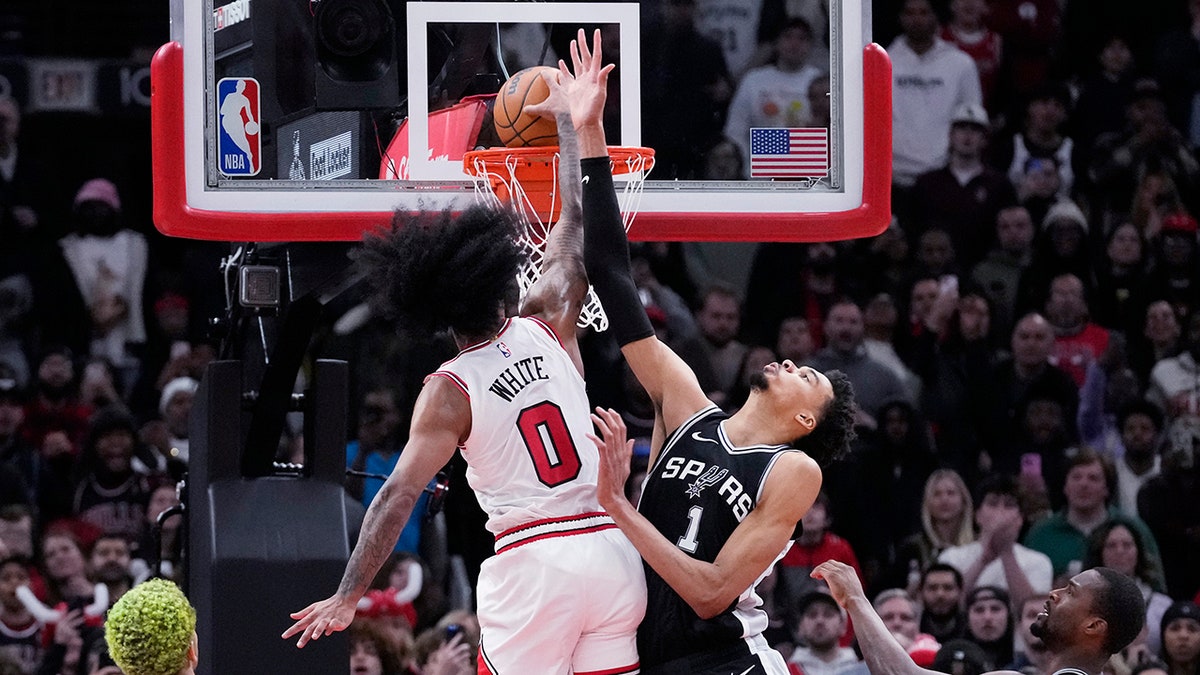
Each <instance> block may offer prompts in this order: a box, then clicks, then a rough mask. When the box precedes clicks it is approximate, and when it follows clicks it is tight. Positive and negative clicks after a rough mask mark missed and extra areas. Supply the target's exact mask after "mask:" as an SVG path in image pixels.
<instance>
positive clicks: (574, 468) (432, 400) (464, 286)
mask: <svg viewBox="0 0 1200 675" xmlns="http://www.w3.org/2000/svg"><path fill="white" fill-rule="evenodd" d="M583 37H584V36H583V35H582V34H581V35H580V41H581V42H582V41H583ZM572 49H573V51H578V50H582V51H583V52H585V53H589V54H591V53H594V54H596V59H595V60H583V59H580V58H577V57H576V58H573V59H572V61H573V64H574V66H575V67H574V69H573V71H572V70H568V69H567V68H566V66H565V65H564V64H563V63H562V62H560V63H559V70H558V72H557V73H556V75H557V78H553V77H548V78H547V84H548V85H549V87H550V91H551V94H550V97H549V98H548V99H547V100H546V101H545V102H544V103H542V104H539V105H538V106H537V107H536V108H534V110H536V111H537V112H538V113H539V114H542V115H552V116H554V117H556V119H557V120H558V134H559V143H560V149H559V153H560V162H559V182H560V184H561V185H562V190H563V193H564V194H563V212H562V216H561V218H560V220H559V222H558V224H557V226H556V227H555V228H554V229H553V230H551V233H550V236H549V240H548V241H547V244H546V252H545V257H544V259H543V263H542V276H541V278H540V279H539V280H538V282H537V283H535V284H534V285H533V286H532V287H531V288H530V289H529V292H528V294H527V297H526V298H525V300H524V303H523V305H522V306H521V308H520V316H518V317H514V318H506V316H505V311H504V308H505V302H504V300H505V298H506V297H510V295H511V294H515V289H516V273H517V269H518V266H519V265H520V263H521V262H522V259H523V257H524V256H523V255H522V253H521V249H520V248H519V246H518V244H517V243H516V241H515V239H514V234H515V231H514V228H517V227H519V226H520V224H521V223H520V219H519V217H518V216H517V215H515V214H513V213H512V212H510V211H507V210H497V209H491V208H485V207H473V208H470V209H468V210H467V211H466V212H465V213H463V214H462V215H461V216H460V217H458V218H451V216H450V215H449V214H445V213H443V214H441V215H440V216H436V217H431V216H421V217H416V218H410V217H408V216H406V215H397V216H396V219H397V221H396V223H395V226H394V227H393V229H392V231H391V232H390V233H388V234H386V235H383V236H378V237H373V238H369V239H368V240H367V242H366V255H365V256H364V257H365V259H366V262H367V264H368V266H369V267H371V268H372V272H374V274H373V275H372V277H373V278H376V279H377V280H378V281H379V282H380V284H381V286H382V289H381V290H382V291H383V297H384V299H385V301H386V304H387V305H388V307H389V308H390V309H391V310H392V312H393V314H394V315H395V316H396V318H397V319H398V320H399V323H400V325H402V326H406V327H408V328H410V329H415V330H429V329H439V328H449V330H450V332H451V334H452V335H453V337H454V339H455V341H456V342H457V343H458V346H459V347H460V348H461V350H462V351H461V352H459V354H458V356H456V357H455V358H453V359H451V360H450V361H447V362H446V363H445V364H443V365H442V366H441V367H440V368H439V369H438V370H437V371H436V372H434V373H433V375H431V376H430V377H429V378H428V379H427V380H426V384H425V387H424V389H422V391H421V394H420V396H419V397H418V399H417V403H416V408H415V410H414V412H413V419H412V430H411V432H410V434H409V440H408V443H407V444H406V445H405V447H404V450H403V451H402V453H401V455H400V460H399V462H398V463H397V465H396V468H395V470H394V471H393V472H392V474H391V476H389V477H388V480H387V481H386V482H385V483H384V485H383V488H382V489H381V490H380V492H379V497H378V498H377V499H376V500H375V501H374V502H373V503H372V504H371V507H370V509H369V510H368V511H367V516H366V519H365V520H364V522H363V527H362V533H361V534H360V536H359V540H358V544H357V545H356V546H355V548H354V553H353V554H352V556H351V558H350V562H349V564H348V565H347V567H346V572H345V575H344V576H343V578H342V582H341V585H340V586H339V588H338V590H337V592H336V593H335V594H334V595H333V596H332V597H329V598H327V599H325V600H322V601H320V602H317V603H314V604H312V605H310V606H308V607H306V608H305V609H303V610H301V611H299V612H297V613H295V614H293V615H292V618H293V619H296V623H295V624H294V625H293V626H292V627H291V628H289V629H288V630H287V631H286V632H285V633H284V634H283V637H284V638H288V637H291V636H293V635H299V636H300V639H299V641H298V643H297V645H298V646H300V647H303V646H304V645H305V643H307V642H308V641H309V640H315V639H318V638H319V637H320V636H322V635H328V634H330V633H332V632H334V631H339V630H343V629H345V628H346V627H347V626H348V625H349V624H350V622H351V620H352V619H353V618H354V608H355V604H356V603H357V602H358V599H359V597H361V595H362V594H363V592H364V591H365V590H366V588H367V585H368V584H369V583H370V581H371V579H372V577H373V576H374V575H375V573H376V571H377V570H378V569H379V566H380V565H381V564H382V562H383V561H384V559H385V558H387V556H388V554H389V553H391V551H392V547H393V546H394V545H395V543H396V538H397V536H398V535H399V533H400V530H401V528H402V527H403V525H404V523H405V522H406V521H407V520H408V517H409V515H410V513H411V511H412V509H413V505H414V504H415V503H416V501H417V498H418V497H420V495H421V491H422V489H423V488H424V486H425V485H426V484H427V483H428V481H429V480H430V479H431V478H432V477H433V475H434V473H435V472H436V471H437V470H438V469H440V468H441V467H442V466H443V465H444V464H445V463H446V462H447V461H449V459H450V457H451V456H452V455H453V453H454V451H455V448H456V447H460V446H461V448H462V453H463V457H464V458H465V459H466V461H467V465H468V469H467V480H468V482H469V483H470V485H471V488H472V489H473V490H474V491H475V494H476V496H477V497H478V499H479V503H480V506H482V507H483V509H484V510H485V511H486V512H487V514H488V523H487V527H488V529H489V530H490V531H492V532H493V533H494V534H495V535H496V553H497V554H496V555H495V556H493V557H492V558H490V559H488V560H487V561H486V562H485V563H484V564H483V567H482V569H481V570H480V574H479V588H478V592H477V600H478V610H477V613H478V616H479V623H480V627H481V635H480V647H479V652H480V653H479V657H480V659H479V672H481V673H484V672H491V673H499V674H504V675H507V674H510V673H567V672H573V673H576V674H578V675H582V674H585V673H611V674H614V675H615V674H618V673H636V672H637V669H638V659H637V653H636V651H635V640H634V634H635V631H636V628H637V625H638V622H639V621H640V620H641V618H642V614H643V611H644V607H645V594H646V589H645V578H644V576H643V574H642V567H641V561H640V560H639V559H638V556H637V552H636V551H635V550H634V549H633V547H632V546H631V545H630V544H629V542H628V540H627V539H626V538H625V537H624V536H623V535H622V534H621V533H620V531H619V530H617V528H616V526H615V525H614V524H613V521H612V519H611V518H609V517H608V516H607V515H605V514H604V513H603V512H601V510H600V505H599V502H598V500H597V495H596V478H597V470H598V462H599V458H598V456H597V453H596V452H595V449H594V447H593V445H592V443H591V442H590V441H589V440H588V434H589V432H590V431H591V423H590V420H589V418H588V401H587V395H586V392H585V387H584V380H583V366H582V361H581V359H580V355H579V346H578V344H577V343H576V339H575V322H576V320H577V319H578V317H579V312H580V308H581V306H582V303H583V301H584V298H585V295H586V293H587V288H588V283H587V277H586V275H585V273H584V263H583V241H582V220H581V213H580V196H579V185H580V175H579V151H578V146H577V143H576V139H575V133H574V127H573V126H572V124H571V116H572V114H575V115H576V116H580V117H587V116H588V115H590V114H591V112H590V111H592V110H594V111H597V112H598V111H600V110H601V109H602V108H603V105H604V98H605V88H604V87H605V83H606V81H607V77H608V73H609V72H610V71H611V70H612V67H611V66H609V67H601V66H600V61H599V54H600V37H599V31H597V33H596V37H595V46H594V52H593V51H592V50H589V49H588V47H587V45H586V44H581V45H579V46H578V47H576V46H575V45H573V46H572ZM572 72H573V73H574V74H573V75H572ZM527 109H528V108H527Z"/></svg>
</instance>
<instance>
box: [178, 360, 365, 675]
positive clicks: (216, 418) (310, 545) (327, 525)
mask: <svg viewBox="0 0 1200 675" xmlns="http://www.w3.org/2000/svg"><path fill="white" fill-rule="evenodd" d="M347 383H348V369H347V368H346V364H345V362H340V361H319V362H318V363H317V365H316V367H315V368H314V372H313V382H312V388H311V389H310V390H309V391H308V392H307V393H306V404H305V406H304V408H305V427H306V433H305V436H306V438H305V447H306V451H305V454H306V456H305V462H304V464H305V469H304V470H303V472H302V474H301V475H298V476H297V475H273V476H263V477H258V478H253V479H247V478H243V477H242V476H241V475H239V473H240V470H241V456H242V454H243V452H244V451H245V448H243V447H242V445H243V439H244V438H245V429H246V425H247V419H246V413H245V412H244V411H243V405H242V392H243V391H244V390H245V387H244V383H243V369H242V363H241V362H240V361H216V362H214V363H212V364H210V365H209V366H208V368H207V370H206V372H205V375H204V378H203V380H202V382H201V384H200V389H199V391H198V392H197V395H196V399H195V403H194V407H193V410H192V428H191V447H190V455H191V456H190V460H189V465H190V466H189V475H188V482H187V485H188V490H187V495H186V503H187V514H188V551H187V589H186V590H187V592H188V597H189V598H190V599H191V601H192V603H193V604H194V605H195V607H196V613H197V619H198V621H197V629H196V632H197V634H198V637H199V652H200V667H199V668H198V670H197V673H198V674H199V675H213V674H215V673H220V674H221V675H241V674H245V675H262V674H264V673H321V674H323V675H324V674H331V675H336V674H338V673H347V672H348V671H349V648H348V643H347V641H346V639H345V634H344V633H339V634H334V635H332V636H328V637H323V638H321V639H320V640H318V641H316V642H313V643H310V644H309V645H308V646H306V647H305V648H304V649H303V650H300V649H297V648H296V646H295V640H294V639H293V640H287V641H285V640H282V639H280V637H279V636H280V634H281V633H283V631H284V630H285V629H286V628H287V627H288V626H290V625H291V624H292V620H291V619H290V618H289V617H288V614H290V613H291V612H295V611H297V610H300V609H302V608H304V607H306V606H308V605H309V604H310V603H312V602H314V601H316V600H319V599H321V598H324V597H327V596H328V595H329V594H330V593H332V592H333V591H334V589H336V588H337V585H338V582H339V581H340V579H341V576H342V572H343V570H344V569H345V565H346V561H347V560H348V558H349V542H348V536H347V527H346V501H345V496H344V492H343V489H342V480H343V476H344V470H345V442H346V405H347V404H346V402H347V391H348V389H347V386H348V385H347Z"/></svg>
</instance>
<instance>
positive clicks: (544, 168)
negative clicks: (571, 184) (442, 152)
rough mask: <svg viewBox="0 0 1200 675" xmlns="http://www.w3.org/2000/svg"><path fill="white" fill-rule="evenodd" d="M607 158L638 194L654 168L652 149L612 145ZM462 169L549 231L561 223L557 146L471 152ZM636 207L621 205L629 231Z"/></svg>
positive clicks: (464, 158)
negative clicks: (520, 207) (628, 177)
mask: <svg viewBox="0 0 1200 675" xmlns="http://www.w3.org/2000/svg"><path fill="white" fill-rule="evenodd" d="M608 157H609V160H610V161H611V163H612V172H613V175H625V174H629V175H630V176H631V181H630V183H636V187H635V192H636V191H637V188H640V187H641V184H642V183H643V182H644V181H645V179H646V174H648V173H650V169H651V168H653V167H654V150H652V149H650V148H641V147H623V146H609V148H608ZM463 169H464V170H465V171H466V172H467V173H468V174H471V175H473V176H475V177H476V178H477V179H479V180H482V181H485V182H486V183H487V185H488V186H489V187H490V188H491V193H492V194H493V195H494V196H495V197H496V199H498V200H500V201H501V202H504V203H513V204H516V205H520V206H522V207H523V208H524V210H525V212H526V215H532V216H534V217H536V219H537V220H538V221H540V222H541V223H542V224H543V225H545V226H546V228H547V229H549V226H550V225H551V224H552V223H555V222H557V221H558V216H559V214H560V213H561V211H562V196H561V193H560V191H559V190H558V146H556V145H553V146H541V147H520V148H507V147H504V148H487V149H485V150H472V151H470V152H467V153H466V154H465V155H463ZM619 189H620V187H619V186H618V190H619ZM627 189H628V186H627ZM636 207H637V204H636V202H631V203H624V204H622V209H621V210H622V212H623V213H624V214H625V217H626V222H625V228H626V229H628V228H629V222H630V221H632V218H633V215H634V214H636V211H637V208H636Z"/></svg>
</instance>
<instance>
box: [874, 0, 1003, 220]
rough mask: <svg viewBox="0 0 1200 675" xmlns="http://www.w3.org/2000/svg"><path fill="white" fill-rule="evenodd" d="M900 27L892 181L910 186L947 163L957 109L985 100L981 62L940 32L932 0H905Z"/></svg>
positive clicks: (892, 48)
mask: <svg viewBox="0 0 1200 675" xmlns="http://www.w3.org/2000/svg"><path fill="white" fill-rule="evenodd" d="M900 27H901V30H902V31H903V32H902V34H901V35H900V36H899V37H897V38H896V40H895V41H894V42H892V44H891V45H889V46H888V48H887V51H888V54H889V55H890V56H891V59H892V111H893V112H892V138H893V142H894V146H895V147H894V148H893V149H892V182H893V183H894V184H895V185H896V186H898V187H899V188H902V189H905V190H906V189H908V188H911V187H912V186H913V185H914V184H915V183H916V180H917V177H918V176H920V175H921V174H923V173H925V172H926V171H933V170H935V169H937V168H938V167H940V166H943V165H945V164H946V158H947V151H948V150H949V141H948V139H949V131H950V123H951V118H952V117H953V114H954V111H955V109H957V108H958V106H960V105H962V104H963V103H972V104H976V105H979V104H982V103H983V93H982V91H981V89H980V85H979V71H978V70H977V69H976V68H975V62H974V61H972V60H971V57H970V56H967V55H966V54H964V53H963V52H962V51H960V50H959V49H958V48H956V47H955V46H954V45H952V44H950V43H948V42H946V41H945V40H943V39H942V38H941V37H939V36H938V18H937V14H936V13H935V12H934V6H933V3H931V2H930V0H905V1H904V2H903V3H901V6H900ZM901 201H903V200H901ZM900 212H901V213H903V209H900Z"/></svg>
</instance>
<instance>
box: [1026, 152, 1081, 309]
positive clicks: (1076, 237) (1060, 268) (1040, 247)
mask: <svg viewBox="0 0 1200 675" xmlns="http://www.w3.org/2000/svg"><path fill="white" fill-rule="evenodd" d="M1039 161H1040V160H1039ZM1089 229H1090V228H1089V224H1088V220H1087V217H1086V216H1084V215H1083V211H1082V210H1081V209H1080V208H1079V206H1077V205H1076V204H1075V202H1072V201H1070V200H1064V201H1060V202H1056V203H1054V204H1053V205H1052V206H1050V207H1049V209H1048V210H1047V211H1046V215H1045V217H1044V218H1043V219H1042V229H1041V233H1040V234H1039V235H1038V237H1037V240H1036V242H1035V244H1034V252H1033V263H1032V264H1031V265H1030V266H1029V268H1028V269H1026V270H1025V272H1024V273H1023V274H1022V275H1021V281H1020V283H1019V284H1018V286H1017V312H1018V313H1019V314H1023V313H1025V312H1034V311H1036V312H1041V311H1044V310H1045V307H1046V301H1047V300H1048V299H1049V297H1050V283H1051V282H1052V281H1054V279H1055V277H1058V276H1060V275H1063V274H1073V275H1075V276H1076V277H1078V278H1079V280H1080V281H1082V282H1083V285H1084V289H1085V291H1087V292H1089V293H1090V291H1091V290H1092V288H1093V287H1094V286H1095V283H1094V279H1093V272H1092V265H1093V260H1092V256H1091V252H1090V248H1089V240H1088V231H1089ZM1047 318H1049V317H1047Z"/></svg>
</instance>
